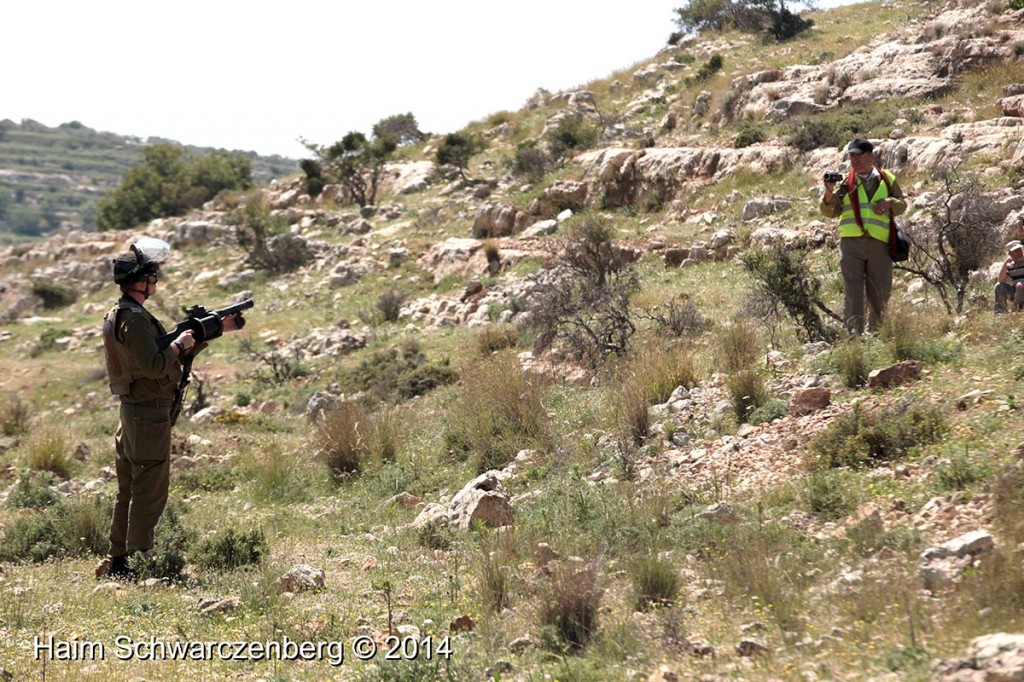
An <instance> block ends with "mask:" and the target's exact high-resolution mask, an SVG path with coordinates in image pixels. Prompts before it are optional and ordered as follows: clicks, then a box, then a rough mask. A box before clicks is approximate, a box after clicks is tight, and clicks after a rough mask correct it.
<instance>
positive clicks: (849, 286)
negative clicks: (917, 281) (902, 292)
mask: <svg viewBox="0 0 1024 682" xmlns="http://www.w3.org/2000/svg"><path fill="white" fill-rule="evenodd" d="M839 269H840V270H841V271H842V273H843V298H844V299H845V301H844V305H843V309H844V310H843V312H844V318H845V320H846V328H847V330H849V331H850V332H852V333H854V334H863V333H864V299H865V295H866V298H867V304H868V305H867V307H868V329H870V330H872V331H874V330H875V329H877V328H878V326H879V324H881V322H882V314H883V313H884V312H885V307H886V306H887V305H888V304H889V294H890V293H892V258H890V257H889V245H888V244H886V243H885V242H883V241H880V240H878V239H875V238H874V237H868V236H864V237H843V238H842V239H840V240H839Z"/></svg>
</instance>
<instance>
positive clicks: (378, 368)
mask: <svg viewBox="0 0 1024 682" xmlns="http://www.w3.org/2000/svg"><path fill="white" fill-rule="evenodd" d="M457 378H458V375H457V373H456V372H455V370H453V369H452V368H451V367H449V366H448V360H447V359H445V360H444V361H443V362H441V363H435V362H431V361H429V360H428V359H427V356H426V355H425V354H424V353H423V351H422V350H421V349H420V345H419V342H417V341H415V340H409V341H404V342H403V343H402V344H400V346H399V347H397V348H388V349H387V350H382V351H374V352H373V354H371V355H370V357H369V358H366V359H365V360H363V361H361V362H360V363H359V365H358V366H356V367H355V368H354V369H352V370H349V371H348V372H345V373H344V374H343V375H342V376H341V377H340V383H341V385H342V388H343V389H344V390H345V391H348V392H352V393H356V392H359V391H367V392H368V393H370V394H372V396H373V397H374V398H377V399H379V400H408V399H409V398H413V397H415V396H418V395H424V394H426V393H428V392H430V391H432V390H433V389H435V388H437V387H438V386H444V385H446V384H450V383H452V382H453V381H455V380H456V379H457Z"/></svg>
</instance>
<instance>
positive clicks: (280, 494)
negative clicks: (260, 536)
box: [238, 439, 316, 504]
mask: <svg viewBox="0 0 1024 682" xmlns="http://www.w3.org/2000/svg"><path fill="white" fill-rule="evenodd" d="M238 472H239V477H240V478H241V479H242V480H244V481H248V482H249V483H250V485H251V490H252V496H253V498H254V499H256V500H257V501H259V502H266V503H280V504H288V503H297V502H309V501H310V500H312V499H313V497H314V495H315V494H316V490H315V489H314V485H313V483H314V480H313V477H312V476H311V471H310V470H309V468H308V467H307V463H306V461H305V460H304V459H302V458H299V457H296V456H295V454H294V453H286V452H284V451H283V450H282V448H281V443H280V441H279V440H276V439H266V440H261V441H259V442H257V443H255V444H254V445H253V447H252V448H250V449H249V450H248V452H247V453H246V456H245V457H244V458H243V459H242V462H241V463H240V466H239V468H238Z"/></svg>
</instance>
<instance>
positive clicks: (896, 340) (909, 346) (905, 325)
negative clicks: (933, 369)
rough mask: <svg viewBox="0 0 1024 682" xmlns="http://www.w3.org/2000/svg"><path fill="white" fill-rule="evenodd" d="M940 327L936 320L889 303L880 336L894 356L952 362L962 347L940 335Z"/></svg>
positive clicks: (922, 360) (901, 358)
mask: <svg viewBox="0 0 1024 682" xmlns="http://www.w3.org/2000/svg"><path fill="white" fill-rule="evenodd" d="M940 330H941V327H940V326H939V325H936V324H935V323H934V320H930V319H927V318H926V316H925V315H923V314H921V313H918V312H915V311H913V310H911V309H910V308H908V307H904V306H898V305H896V306H889V308H888V309H886V311H885V318H884V319H883V320H882V327H881V329H880V330H879V336H880V337H881V338H882V340H883V341H885V344H886V346H888V348H889V352H890V353H891V354H892V356H893V359H895V360H897V361H901V360H920V361H921V362H926V363H932V362H949V361H955V360H957V359H959V358H960V357H961V356H962V355H963V349H962V348H961V347H960V345H959V344H958V343H956V342H955V341H949V340H946V339H943V338H940V337H939V336H938V332H939V331H940Z"/></svg>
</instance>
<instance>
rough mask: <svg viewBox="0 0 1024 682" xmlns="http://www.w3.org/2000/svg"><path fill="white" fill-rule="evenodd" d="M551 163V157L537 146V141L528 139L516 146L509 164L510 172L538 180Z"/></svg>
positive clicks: (541, 178)
mask: <svg viewBox="0 0 1024 682" xmlns="http://www.w3.org/2000/svg"><path fill="white" fill-rule="evenodd" d="M551 163H552V160H551V157H549V156H548V155H547V153H546V152H544V150H542V149H540V147H538V146H537V141H536V140H528V141H526V142H520V143H519V145H518V146H516V152H515V156H514V157H513V158H512V162H511V166H512V172H513V173H515V174H516V175H519V176H522V177H525V178H526V179H527V180H529V181H530V182H540V181H541V180H543V179H544V175H545V173H547V172H548V167H549V166H550V165H551Z"/></svg>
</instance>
